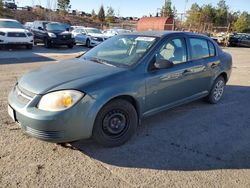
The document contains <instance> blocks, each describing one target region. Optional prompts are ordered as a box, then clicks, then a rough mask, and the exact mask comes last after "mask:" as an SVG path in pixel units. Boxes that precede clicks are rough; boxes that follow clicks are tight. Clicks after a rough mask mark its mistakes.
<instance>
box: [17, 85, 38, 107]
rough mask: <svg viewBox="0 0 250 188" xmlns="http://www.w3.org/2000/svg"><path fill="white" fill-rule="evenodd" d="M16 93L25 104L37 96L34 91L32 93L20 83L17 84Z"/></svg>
mask: <svg viewBox="0 0 250 188" xmlns="http://www.w3.org/2000/svg"><path fill="white" fill-rule="evenodd" d="M14 93H15V96H16V98H17V99H18V101H19V102H21V103H23V104H28V103H29V102H30V101H31V100H32V99H33V98H34V96H35V94H34V93H31V92H29V91H27V90H26V89H24V88H22V87H20V86H18V85H16V87H15V89H14Z"/></svg>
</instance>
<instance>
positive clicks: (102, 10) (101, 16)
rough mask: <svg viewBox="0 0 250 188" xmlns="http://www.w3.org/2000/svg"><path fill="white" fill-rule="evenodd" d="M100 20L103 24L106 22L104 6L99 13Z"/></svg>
mask: <svg viewBox="0 0 250 188" xmlns="http://www.w3.org/2000/svg"><path fill="white" fill-rule="evenodd" d="M98 19H99V20H100V22H102V23H103V22H104V21H105V11H104V7H103V5H102V6H101V7H100V10H99V13H98Z"/></svg>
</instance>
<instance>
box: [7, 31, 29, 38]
mask: <svg viewBox="0 0 250 188" xmlns="http://www.w3.org/2000/svg"><path fill="white" fill-rule="evenodd" d="M8 37H18V38H23V37H26V34H25V33H20V32H19V33H18V32H10V33H8Z"/></svg>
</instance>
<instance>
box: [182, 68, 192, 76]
mask: <svg viewBox="0 0 250 188" xmlns="http://www.w3.org/2000/svg"><path fill="white" fill-rule="evenodd" d="M190 73H192V70H190V69H186V70H184V71H183V73H182V74H183V75H187V74H190Z"/></svg>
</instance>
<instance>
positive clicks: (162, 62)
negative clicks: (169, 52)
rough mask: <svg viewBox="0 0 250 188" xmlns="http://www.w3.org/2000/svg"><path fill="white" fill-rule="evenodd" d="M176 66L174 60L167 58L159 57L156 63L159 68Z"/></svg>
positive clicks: (155, 65)
mask: <svg viewBox="0 0 250 188" xmlns="http://www.w3.org/2000/svg"><path fill="white" fill-rule="evenodd" d="M173 66H174V64H173V62H171V61H169V60H166V59H157V60H156V62H155V63H154V67H155V68H157V69H168V68H172V67H173Z"/></svg>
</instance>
